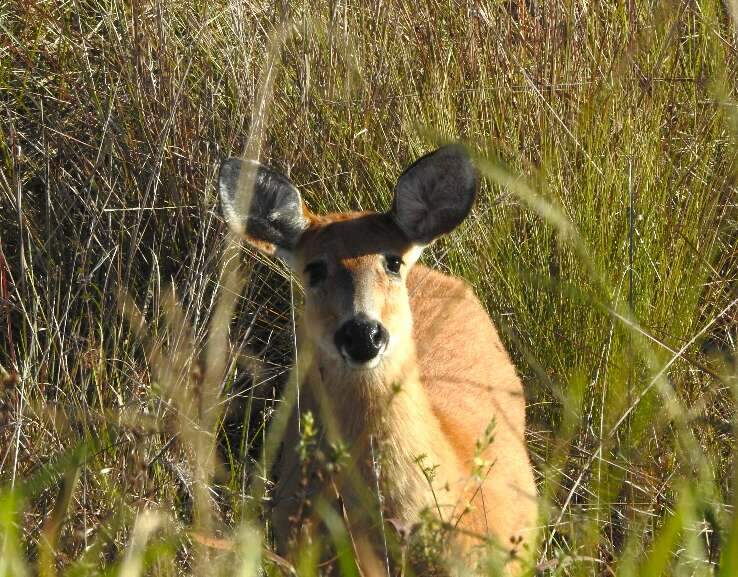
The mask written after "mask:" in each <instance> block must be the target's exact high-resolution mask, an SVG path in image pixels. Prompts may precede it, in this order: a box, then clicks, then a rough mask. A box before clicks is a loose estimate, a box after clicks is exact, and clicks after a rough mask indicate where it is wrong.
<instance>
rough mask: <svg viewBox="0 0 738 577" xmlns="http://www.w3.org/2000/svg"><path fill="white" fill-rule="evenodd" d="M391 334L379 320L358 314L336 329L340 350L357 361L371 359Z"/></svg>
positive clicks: (336, 339) (337, 346) (385, 343)
mask: <svg viewBox="0 0 738 577" xmlns="http://www.w3.org/2000/svg"><path fill="white" fill-rule="evenodd" d="M388 337H389V335H388V334H387V329H385V328H384V327H383V326H382V325H381V324H380V323H378V322H377V321H373V320H371V319H370V318H369V317H367V316H364V315H357V316H355V317H354V318H352V319H351V320H349V321H346V322H345V323H343V325H341V328H340V329H338V330H337V331H336V335H335V338H334V340H335V342H336V348H338V350H339V352H341V353H345V354H347V355H348V356H349V357H350V359H351V360H352V361H354V362H357V363H366V362H367V361H371V360H372V359H373V358H374V357H376V356H377V355H378V354H379V351H381V350H382V349H383V348H384V347H385V346H386V345H387V339H388Z"/></svg>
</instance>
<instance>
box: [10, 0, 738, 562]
mask: <svg viewBox="0 0 738 577" xmlns="http://www.w3.org/2000/svg"><path fill="white" fill-rule="evenodd" d="M737 15H738V6H737V5H736V4H735V2H731V1H730V0H726V2H724V3H723V2H720V1H718V0H702V1H697V0H689V1H687V0H683V1H678V0H663V1H647V2H635V1H633V0H627V1H619V2H602V3H600V2H587V1H581V0H551V1H539V0H527V1H524V0H509V1H506V0H497V1H493V0H489V1H487V2H480V1H472V0H467V1H465V0H416V1H414V2H409V1H407V0H394V1H390V0H384V1H383V0H355V1H352V2H351V1H348V0H347V1H337V0H336V1H327V0H326V1H322V0H319V1H314V2H301V1H297V0H295V1H283V2H279V3H277V5H276V6H275V5H273V4H272V3H269V2H260V1H256V0H253V1H251V0H233V1H225V0H211V1H208V2H204V1H202V0H192V1H188V2H181V1H171V0H150V1H144V0H130V1H123V0H64V1H61V0H23V1H21V0H7V1H5V2H3V3H2V4H0V162H1V163H2V168H1V169H0V380H2V391H1V392H0V483H1V485H0V486H1V488H0V576H5V575H8V576H19V575H36V574H38V575H44V576H53V575H69V576H75V575H79V576H87V575H109V574H115V575H125V576H126V577H128V576H135V575H142V574H147V575H180V574H198V575H219V574H223V575H234V574H236V573H238V574H239V575H255V574H256V572H257V568H258V567H262V568H263V569H264V570H265V571H267V572H268V573H269V574H280V573H282V572H285V571H289V568H285V566H284V565H283V564H280V563H279V560H278V559H275V558H274V557H273V556H271V555H270V554H269V547H270V539H269V526H268V523H266V522H265V521H262V519H263V518H264V517H263V516H262V509H263V502H262V501H263V498H262V497H263V494H264V491H265V490H266V491H267V492H268V489H269V481H268V480H267V479H266V475H267V467H268V461H269V460H270V459H271V458H273V452H274V451H273V445H274V443H271V444H270V442H269V439H266V432H265V431H266V430H267V429H266V427H265V425H266V424H267V423H268V422H269V421H270V419H271V416H272V413H273V412H274V409H275V407H276V405H277V402H278V401H277V400H276V399H277V398H278V396H279V391H280V390H281V387H282V386H283V384H284V382H285V380H286V379H287V375H288V373H289V367H290V366H291V364H292V361H293V357H294V346H295V343H294V336H293V326H294V318H293V315H292V314H291V306H290V305H291V303H292V302H293V301H299V298H300V296H299V295H300V287H299V286H297V284H296V283H294V282H293V281H292V280H291V279H290V277H289V274H288V273H287V271H286V270H285V269H284V268H282V267H281V266H280V265H279V264H275V263H268V262H265V261H264V260H262V259H260V257H258V256H257V255H256V254H253V253H251V252H248V251H244V252H242V253H238V255H237V256H234V254H237V253H234V252H232V251H231V250H230V249H229V242H228V239H227V237H226V236H225V235H224V232H225V230H226V229H225V225H224V223H223V221H222V219H221V217H220V216H219V208H218V202H217V196H216V187H215V179H216V172H217V167H218V165H219V162H220V161H221V160H222V159H223V158H225V157H226V156H228V155H233V154H240V153H241V152H242V151H244V150H245V148H247V145H248V146H249V147H251V148H250V150H252V151H254V150H257V149H258V150H260V156H261V159H262V160H263V161H264V162H266V163H268V164H270V165H272V166H274V167H276V168H278V169H280V170H282V171H283V172H284V173H286V174H288V175H289V176H290V177H291V178H292V180H293V181H294V182H295V183H296V184H297V185H298V186H299V187H300V188H301V190H302V191H303V194H304V196H305V198H306V200H307V202H308V203H309V205H310V206H311V207H312V208H313V209H315V210H318V211H319V210H328V209H330V210H347V209H359V208H360V209H370V208H376V209H381V208H384V207H386V206H387V205H388V202H389V199H390V196H391V191H392V187H393V184H394V182H395V179H396V178H397V176H398V174H399V173H400V171H401V170H402V168H403V167H404V166H406V165H407V164H408V163H410V162H411V161H412V160H414V159H415V158H416V157H417V156H419V155H420V154H422V153H423V152H426V151H428V150H430V149H432V148H433V147H435V146H436V145H437V144H438V143H440V142H442V141H445V140H455V139H462V140H463V141H465V142H466V143H468V144H469V145H470V146H471V147H472V148H473V149H474V150H475V151H476V152H477V153H478V155H479V158H480V160H479V164H480V167H481V169H482V171H483V173H484V174H485V176H486V177H487V178H486V180H485V183H484V186H483V189H482V193H481V198H480V201H479V203H478V205H477V206H476V208H475V210H474V212H473V215H472V217H471V218H470V219H469V221H468V222H467V223H466V224H465V225H464V226H463V227H462V229H461V230H460V231H459V232H457V233H455V234H454V235H452V236H451V237H450V238H448V239H447V240H444V241H441V242H439V243H438V244H437V245H435V246H434V247H433V250H432V251H430V252H429V253H428V254H426V255H425V256H424V258H425V259H426V260H427V262H428V263H430V264H432V265H434V266H437V267H439V268H441V269H443V270H447V271H450V272H453V273H454V274H458V275H461V276H463V277H465V278H467V279H468V280H469V281H470V282H471V283H472V284H473V285H474V287H475V289H476V291H477V294H478V295H479V296H480V298H481V299H482V301H483V303H484V304H485V306H486V307H487V308H488V310H489V312H490V314H491V315H492V317H493V318H494V319H495V321H496V322H497V324H498V326H499V327H500V329H501V331H502V333H503V335H504V338H505V341H506V343H507V344H508V347H509V349H510V350H511V352H512V354H513V356H514V358H515V361H516V364H517V366H518V367H519V370H520V372H521V374H522V375H523V377H524V379H525V383H526V390H527V395H528V401H529V412H528V415H529V424H530V427H529V428H530V434H529V445H530V449H531V451H532V454H533V457H534V461H535V466H536V470H537V474H538V480H539V487H540V494H541V503H542V505H543V512H542V515H541V519H540V522H541V526H542V527H543V530H542V533H541V542H540V548H539V552H538V556H537V559H536V561H537V567H534V568H532V569H531V570H532V571H536V572H538V573H539V574H543V575H603V576H604V575H623V576H628V575H643V576H649V577H650V576H655V575H711V574H716V573H720V574H721V575H724V576H733V575H738V517H737V516H736V515H735V509H734V506H735V499H736V493H735V491H734V485H735V478H736V474H735V471H736V469H735V465H736V463H735V450H736V446H735V445H736V443H735V425H736V421H735V391H736V361H735V354H736V338H737V335H738V283H737V282H736V280H737V279H738V249H736V246H737V245H738V193H737V189H736V176H737V172H736V168H737V166H736V151H737V150H738V148H736V143H737V138H738V105H737V104H736V100H735V96H736V60H737V58H736V57H737V53H736V49H737V45H736V41H737V38H738V36H737V30H738V29H737V28H736V20H735V17H736V16H737ZM249 135H250V136H249ZM249 138H250V140H249ZM239 261H240V273H238V274H232V272H231V271H232V269H233V266H232V265H233V264H234V263H237V262H239ZM234 279H235V280H234ZM238 279H242V280H241V281H239V280H238ZM265 439H266V440H267V442H266V443H265ZM193 530H197V531H199V532H200V534H204V535H212V536H213V542H212V543H211V544H210V545H211V546H209V547H206V546H203V545H202V544H201V543H198V542H193V541H192V540H191V538H190V537H191V535H192V531H193ZM220 536H223V537H227V538H229V539H230V538H233V539H235V540H236V542H237V543H238V544H239V545H238V546H237V547H236V551H235V552H234V551H219V550H218V549H217V545H218V544H220V543H221V542H220V541H218V539H217V538H216V537H220ZM262 542H263V545H264V549H262V547H261V546H260V544H261V543H262ZM214 547H215V548H214ZM320 571H322V569H321V568H318V567H316V566H315V562H314V560H311V557H310V556H309V554H306V555H305V556H304V558H303V559H301V560H300V563H299V567H298V572H299V573H300V574H301V575H314V574H317V573H318V572H320ZM342 572H343V573H345V574H347V575H349V574H352V572H354V573H355V567H354V566H352V565H351V563H348V565H346V566H344V567H342Z"/></svg>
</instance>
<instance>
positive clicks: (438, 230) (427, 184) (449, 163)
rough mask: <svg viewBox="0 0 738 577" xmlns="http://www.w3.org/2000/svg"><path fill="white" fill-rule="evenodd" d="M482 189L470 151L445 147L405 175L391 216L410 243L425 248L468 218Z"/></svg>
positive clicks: (431, 154)
mask: <svg viewBox="0 0 738 577" xmlns="http://www.w3.org/2000/svg"><path fill="white" fill-rule="evenodd" d="M478 187H479V175H478V173H477V170H476V169H475V168H474V165H473V164H472V161H471V158H470V157H469V154H468V153H467V151H466V149H465V148H464V147H463V146H461V145H459V144H451V145H447V146H443V147H441V148H439V149H438V150H435V151H433V152H431V153H429V154H426V155H425V156H423V157H421V158H420V159H418V160H417V161H415V162H414V163H413V164H412V165H411V166H410V167H409V168H407V170H405V172H403V173H402V175H401V176H400V178H399V180H398V181H397V186H396V187H395V198H394V201H393V203H392V208H391V210H390V216H391V217H392V218H393V220H394V221H395V223H396V224H397V225H398V226H399V227H400V229H401V230H402V231H403V233H405V236H407V238H408V240H410V241H411V242H413V243H415V244H420V245H425V244H428V243H430V242H431V241H433V240H434V239H435V238H437V237H439V236H441V235H443V234H446V233H448V232H450V231H452V230H453V229H454V228H456V227H457V226H458V225H459V224H460V223H461V221H463V220H464V218H466V216H467V215H468V214H469V211H470V210H471V207H472V205H473V204H474V199H475V198H476V194H477V189H478Z"/></svg>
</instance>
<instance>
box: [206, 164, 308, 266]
mask: <svg viewBox="0 0 738 577" xmlns="http://www.w3.org/2000/svg"><path fill="white" fill-rule="evenodd" d="M218 183H219V189H220V199H221V204H222V207H223V214H224V216H225V218H226V220H227V221H228V224H229V226H230V227H231V229H232V230H233V231H234V232H236V233H237V234H239V235H241V236H243V237H244V238H245V239H246V240H247V241H248V242H250V243H251V244H252V245H254V246H255V247H256V248H258V249H260V250H262V251H263V252H266V253H267V254H271V255H274V254H277V251H279V252H280V253H282V254H284V253H288V252H290V251H291V250H292V249H294V248H295V246H296V245H297V243H298V241H299V239H300V236H301V235H302V233H303V232H304V231H305V229H306V228H307V227H308V219H307V216H306V214H305V211H304V210H303V205H302V198H301V197H300V193H299V191H298V190H297V188H295V186H294V185H293V184H292V183H291V182H290V181H289V179H288V178H287V177H285V176H283V175H281V174H279V173H277V172H275V171H273V170H271V169H269V168H267V167H265V166H263V165H262V164H260V163H258V162H255V161H249V160H244V159H241V158H229V159H227V160H225V161H224V162H223V164H221V167H220V175H219V178H218Z"/></svg>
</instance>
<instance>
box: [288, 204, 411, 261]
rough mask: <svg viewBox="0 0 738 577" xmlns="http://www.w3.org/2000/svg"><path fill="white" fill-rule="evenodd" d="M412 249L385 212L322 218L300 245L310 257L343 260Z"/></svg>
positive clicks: (304, 235) (316, 222)
mask: <svg viewBox="0 0 738 577" xmlns="http://www.w3.org/2000/svg"><path fill="white" fill-rule="evenodd" d="M338 219H340V220H338ZM409 248H410V243H409V242H408V240H407V239H406V238H405V236H404V234H403V233H402V231H401V230H400V229H399V227H398V226H397V225H396V224H395V223H394V221H393V220H392V218H391V217H390V216H389V215H387V214H381V213H350V214H345V215H340V216H339V215H336V216H328V217H322V218H319V219H317V220H316V221H315V222H314V223H313V224H312V226H311V227H310V228H309V229H308V230H307V231H306V232H305V233H304V234H303V236H302V239H301V241H300V246H299V250H300V251H301V252H302V253H303V254H304V255H305V256H306V257H308V258H309V257H310V256H311V255H317V254H319V253H325V254H330V255H331V256H334V257H335V258H337V259H340V260H342V259H348V258H358V257H361V256H368V255H372V254H382V253H386V252H398V253H403V252H405V251H407V250H408V249H409Z"/></svg>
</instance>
